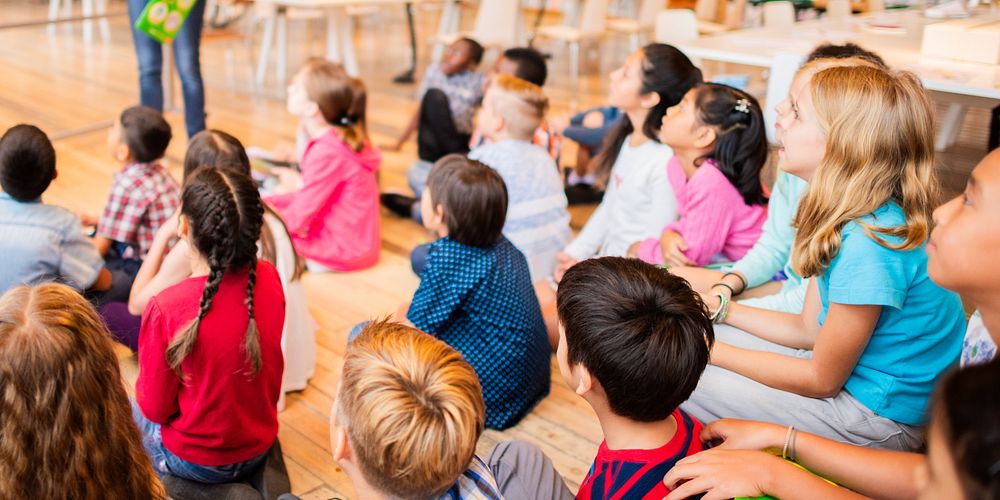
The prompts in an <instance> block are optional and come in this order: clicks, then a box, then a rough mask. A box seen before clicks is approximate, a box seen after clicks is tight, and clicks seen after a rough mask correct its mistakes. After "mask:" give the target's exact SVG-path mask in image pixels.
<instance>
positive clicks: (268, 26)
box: [254, 10, 278, 89]
mask: <svg viewBox="0 0 1000 500" xmlns="http://www.w3.org/2000/svg"><path fill="white" fill-rule="evenodd" d="M277 22H278V12H277V10H275V11H274V12H273V13H272V15H271V16H269V17H268V18H267V19H265V20H264V33H263V34H262V35H261V38H260V55H259V56H258V58H257V74H256V75H254V81H255V82H256V83H257V88H258V89H259V88H262V87H263V86H264V80H265V79H266V78H267V76H266V72H267V63H268V62H269V61H270V59H271V45H273V44H274V27H275V24H277Z"/></svg>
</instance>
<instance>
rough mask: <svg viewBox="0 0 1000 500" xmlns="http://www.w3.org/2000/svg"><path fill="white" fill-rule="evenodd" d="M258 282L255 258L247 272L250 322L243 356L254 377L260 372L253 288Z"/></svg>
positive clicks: (244, 342)
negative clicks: (248, 363)
mask: <svg viewBox="0 0 1000 500" xmlns="http://www.w3.org/2000/svg"><path fill="white" fill-rule="evenodd" d="M256 282H257V257H256V256H254V257H253V260H252V261H251V262H250V267H249V269H248V270H247V298H246V305H247V314H248V315H249V321H248V322H247V332H246V335H245V336H244V338H243V354H244V355H245V356H246V357H247V361H249V362H250V367H251V368H252V371H251V372H250V373H251V374H252V375H256V374H257V373H259V372H260V364H261V358H260V335H259V332H258V331H257V320H256V319H254V317H253V288H254V285H255V284H256Z"/></svg>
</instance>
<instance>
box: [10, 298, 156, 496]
mask: <svg viewBox="0 0 1000 500" xmlns="http://www.w3.org/2000/svg"><path fill="white" fill-rule="evenodd" d="M0 415H2V418H0V498H74V499H80V500H98V499H105V498H144V499H157V500H158V499H164V498H166V494H165V493H164V491H163V487H162V486H161V485H160V482H159V481H158V480H157V479H156V476H155V475H154V474H153V468H152V467H150V462H149V458H147V457H146V454H145V452H144V451H143V447H142V437H141V435H140V434H139V430H138V429H136V427H135V423H134V422H133V421H132V412H131V409H130V407H129V401H128V395H126V394H125V386H123V385H122V375H121V372H120V371H119V369H118V358H117V357H116V356H115V353H114V351H113V350H112V347H111V340H110V337H109V335H108V332H107V330H106V329H105V328H104V325H103V322H102V321H101V318H100V317H99V316H98V315H97V312H96V311H95V310H94V309H93V307H91V305H90V304H89V303H88V302H87V301H86V300H84V298H83V297H82V296H81V295H80V294H79V293H78V292H76V291H74V290H73V289H71V288H69V287H67V286H65V285H57V284H52V283H50V284H44V285H38V286H35V287H28V286H19V287H15V288H12V289H10V290H8V291H7V293H5V294H4V295H3V297H0Z"/></svg>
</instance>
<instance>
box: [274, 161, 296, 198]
mask: <svg viewBox="0 0 1000 500" xmlns="http://www.w3.org/2000/svg"><path fill="white" fill-rule="evenodd" d="M271 173H273V174H274V175H275V176H277V177H278V185H277V186H275V187H274V192H275V193H277V194H285V193H293V192H295V191H298V190H299V189H302V174H300V173H298V172H296V171H295V170H292V169H290V168H285V167H274V168H272V169H271Z"/></svg>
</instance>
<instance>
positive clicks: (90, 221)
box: [76, 212, 101, 227]
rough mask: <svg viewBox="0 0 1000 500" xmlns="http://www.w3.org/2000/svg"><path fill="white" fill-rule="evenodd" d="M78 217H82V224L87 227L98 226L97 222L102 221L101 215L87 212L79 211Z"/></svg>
mask: <svg viewBox="0 0 1000 500" xmlns="http://www.w3.org/2000/svg"><path fill="white" fill-rule="evenodd" d="M76 217H77V218H78V219H80V225H81V226H84V227H87V226H96V225H97V224H99V223H100V222H101V221H100V217H98V216H96V215H94V214H86V213H83V212H79V213H77V214H76Z"/></svg>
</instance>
